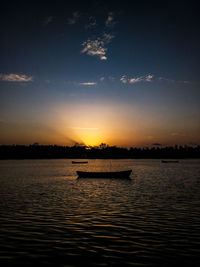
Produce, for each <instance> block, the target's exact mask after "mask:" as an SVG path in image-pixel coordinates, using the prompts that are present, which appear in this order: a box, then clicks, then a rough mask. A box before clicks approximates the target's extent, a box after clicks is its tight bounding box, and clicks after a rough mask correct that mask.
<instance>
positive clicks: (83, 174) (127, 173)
mask: <svg viewBox="0 0 200 267" xmlns="http://www.w3.org/2000/svg"><path fill="white" fill-rule="evenodd" d="M131 172H132V170H127V171H118V172H84V171H77V174H78V177H79V178H129V176H130V174H131Z"/></svg>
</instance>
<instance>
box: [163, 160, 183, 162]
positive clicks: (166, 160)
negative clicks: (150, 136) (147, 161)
mask: <svg viewBox="0 0 200 267" xmlns="http://www.w3.org/2000/svg"><path fill="white" fill-rule="evenodd" d="M161 162H162V163H178V162H179V160H161Z"/></svg>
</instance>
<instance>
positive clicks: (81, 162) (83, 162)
mask: <svg viewBox="0 0 200 267" xmlns="http://www.w3.org/2000/svg"><path fill="white" fill-rule="evenodd" d="M86 163H88V161H72V164H86Z"/></svg>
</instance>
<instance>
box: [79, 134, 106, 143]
mask: <svg viewBox="0 0 200 267" xmlns="http://www.w3.org/2000/svg"><path fill="white" fill-rule="evenodd" d="M81 140H82V141H83V143H84V144H85V145H86V146H97V145H99V144H100V143H101V140H102V139H101V138H100V137H99V136H98V134H97V133H93V132H88V133H85V134H82V135H81Z"/></svg>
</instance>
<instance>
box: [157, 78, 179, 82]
mask: <svg viewBox="0 0 200 267" xmlns="http://www.w3.org/2000/svg"><path fill="white" fill-rule="evenodd" d="M158 80H159V81H166V82H172V83H174V82H175V80H173V79H168V78H165V77H158Z"/></svg>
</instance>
